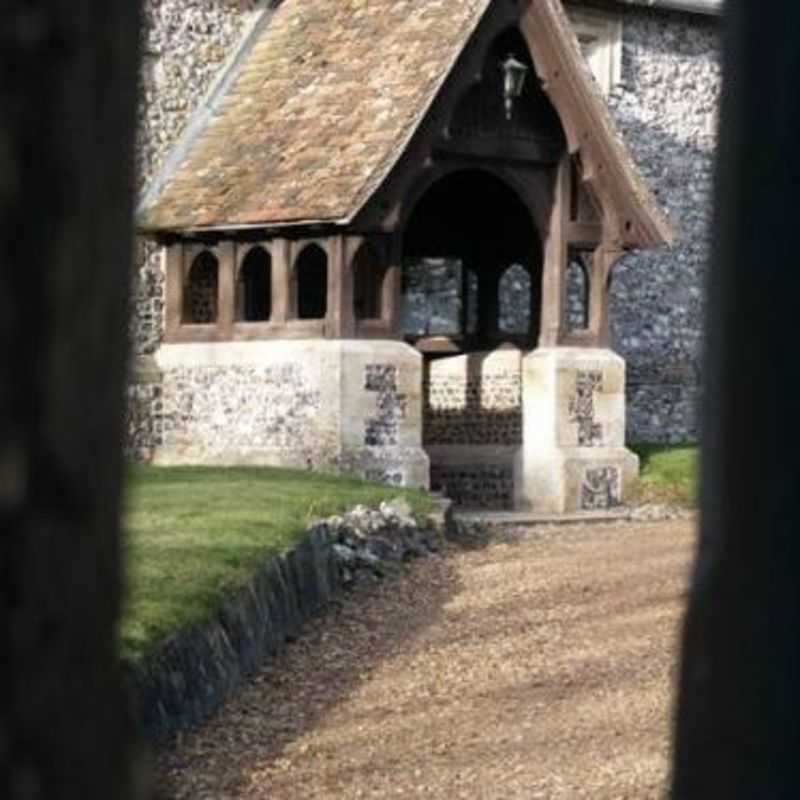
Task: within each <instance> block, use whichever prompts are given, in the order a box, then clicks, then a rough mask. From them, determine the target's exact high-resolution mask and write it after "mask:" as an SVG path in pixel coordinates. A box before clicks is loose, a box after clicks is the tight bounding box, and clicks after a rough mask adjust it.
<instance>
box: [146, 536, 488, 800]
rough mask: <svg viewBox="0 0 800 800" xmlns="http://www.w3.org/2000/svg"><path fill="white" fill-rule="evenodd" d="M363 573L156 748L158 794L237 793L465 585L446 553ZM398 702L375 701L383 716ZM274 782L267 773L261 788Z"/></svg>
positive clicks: (408, 643)
mask: <svg viewBox="0 0 800 800" xmlns="http://www.w3.org/2000/svg"><path fill="white" fill-rule="evenodd" d="M486 543H488V539H487V540H485V541H483V540H482V541H481V542H477V541H469V542H464V543H463V544H462V543H459V544H453V543H449V544H448V545H447V546H446V547H445V549H444V551H443V552H442V553H441V554H437V555H433V556H431V557H430V558H426V559H423V560H420V561H416V562H414V563H413V564H412V565H409V566H405V567H403V568H402V574H401V575H399V576H390V577H387V578H384V579H383V580H382V581H381V582H374V581H373V580H372V579H370V580H369V581H366V580H365V581H363V582H362V583H360V584H359V585H358V586H356V587H355V588H354V589H352V590H350V591H349V592H347V593H346V594H344V595H343V596H341V597H340V598H339V599H338V600H336V601H334V602H333V603H332V604H330V605H329V606H328V607H327V608H326V609H325V610H324V611H323V612H322V613H321V615H320V616H318V617H317V618H315V619H313V620H311V621H310V622H308V623H307V624H306V626H305V627H304V629H303V634H302V636H301V637H300V638H299V639H298V640H297V641H295V642H292V643H290V644H289V645H288V646H287V648H286V649H285V650H284V652H282V653H281V654H279V655H278V656H277V657H275V658H273V659H271V660H270V661H269V662H268V663H267V664H265V665H264V666H263V667H262V668H261V669H260V670H259V671H258V672H257V673H256V674H255V675H253V676H251V677H250V678H249V679H248V680H247V682H246V683H245V684H244V685H243V686H242V687H241V689H239V690H238V691H237V693H236V694H235V695H234V696H233V697H232V698H231V699H230V700H229V701H228V702H227V703H226V705H225V706H224V707H223V709H222V710H221V711H220V712H219V713H218V714H217V715H216V716H215V717H213V718H212V719H211V720H209V721H208V722H206V723H205V725H203V726H202V727H201V728H199V729H198V730H196V731H193V732H190V733H188V734H183V735H182V736H180V737H178V738H177V739H176V740H173V741H171V742H169V743H166V744H162V745H161V746H160V749H159V751H158V752H157V754H156V756H155V761H156V784H157V786H156V798H157V800H184V798H197V797H214V798H223V797H236V796H239V795H238V793H239V792H240V791H243V790H244V789H245V787H246V786H248V785H250V784H251V783H252V781H253V780H254V779H255V775H256V774H257V773H267V774H268V775H272V773H273V771H274V770H276V769H278V770H279V769H280V764H281V763H282V762H283V761H284V760H286V759H291V758H292V757H294V756H296V755H297V754H296V752H294V750H293V743H295V742H296V741H297V740H299V739H300V738H302V737H303V736H304V735H305V734H307V733H309V732H311V731H313V730H318V729H320V728H322V727H324V725H325V720H326V719H327V718H328V717H329V716H330V715H331V714H332V713H333V712H334V711H335V710H336V709H337V707H339V706H340V705H341V704H342V703H343V702H344V701H346V699H347V698H348V697H350V696H351V695H353V694H354V693H357V692H358V691H359V689H360V688H361V687H362V686H363V685H364V684H366V683H367V682H368V681H370V679H371V678H372V677H373V676H374V674H375V673H376V671H378V670H379V669H380V668H381V667H382V666H384V665H386V664H387V663H390V662H391V661H393V660H394V659H396V658H398V657H401V656H402V655H403V654H405V653H408V652H409V651H411V650H412V649H413V643H414V642H415V641H416V640H418V639H419V638H420V637H423V636H424V635H425V632H426V631H427V630H428V629H429V628H430V627H431V626H434V625H436V623H437V622H438V621H439V620H440V619H441V617H442V614H443V609H444V607H445V606H446V604H447V603H448V602H449V601H450V600H452V599H453V598H454V597H455V596H456V595H458V594H459V592H460V591H461V590H462V583H461V580H460V578H459V576H458V574H457V572H456V569H455V565H454V564H453V562H452V559H451V558H449V557H448V556H449V555H450V554H452V553H453V552H455V550H456V549H457V548H458V547H462V546H466V547H469V548H473V547H476V546H478V547H480V546H485V544H486ZM392 712H393V709H392V707H390V706H387V707H385V708H383V707H376V708H375V709H373V711H372V712H371V713H372V714H374V715H376V716H379V715H382V714H390V713H392ZM269 785H270V779H269V778H266V783H265V786H264V789H267V788H268V787H269Z"/></svg>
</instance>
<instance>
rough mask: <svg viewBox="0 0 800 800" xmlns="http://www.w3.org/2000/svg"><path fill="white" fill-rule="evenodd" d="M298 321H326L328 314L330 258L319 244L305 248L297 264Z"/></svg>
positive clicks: (296, 295)
mask: <svg viewBox="0 0 800 800" xmlns="http://www.w3.org/2000/svg"><path fill="white" fill-rule="evenodd" d="M294 269H295V292H296V294H295V297H296V298H297V317H298V319H324V318H325V315H326V314H327V313H328V256H327V255H326V254H325V251H324V250H323V249H322V248H321V247H320V246H319V245H317V244H310V245H308V246H307V247H305V248H303V251H302V252H301V253H300V255H299V257H298V259H297V262H296V264H295V268H294Z"/></svg>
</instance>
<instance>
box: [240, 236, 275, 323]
mask: <svg viewBox="0 0 800 800" xmlns="http://www.w3.org/2000/svg"><path fill="white" fill-rule="evenodd" d="M271 314H272V256H271V255H270V253H269V251H268V250H266V249H265V248H263V247H259V246H256V247H253V248H252V249H251V250H250V251H249V252H248V253H247V255H246V256H245V257H244V261H243V262H242V267H241V270H240V272H239V282H238V285H237V287H236V319H237V320H238V321H241V322H266V321H268V320H269V318H270V316H271Z"/></svg>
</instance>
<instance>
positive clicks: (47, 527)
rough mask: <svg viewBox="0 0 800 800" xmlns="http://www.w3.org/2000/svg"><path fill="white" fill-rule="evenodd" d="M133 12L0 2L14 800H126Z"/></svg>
mask: <svg viewBox="0 0 800 800" xmlns="http://www.w3.org/2000/svg"><path fill="white" fill-rule="evenodd" d="M138 5H139V4H138V2H137V1H136V0H51V1H50V2H41V0H3V2H2V3H0V520H2V535H1V536H0V597H1V598H2V599H1V600H0V636H2V642H0V659H1V660H2V665H3V668H4V676H3V680H2V682H1V683H0V693H2V703H1V704H0V797H2V798H6V799H8V800H23V799H24V800H62V799H63V800H67V798H69V799H70V800H71V799H72V798H75V799H76V800H77V799H78V798H80V800H94V798H98V799H100V798H102V800H112V798H113V800H126V798H130V797H133V796H134V793H133V789H132V788H131V769H130V760H129V755H128V751H129V743H128V732H127V726H126V723H125V714H124V703H123V702H122V699H121V693H120V680H119V674H118V669H117V666H116V641H115V626H116V623H117V616H118V612H119V604H120V536H119V532H120V523H119V510H120V478H121V454H120V443H121V436H122V416H123V382H124V379H125V372H126V350H127V341H126V340H127V336H126V317H127V295H128V283H129V274H130V266H129V264H130V254H131V248H132V245H131V213H132V211H131V208H132V186H133V183H132V162H133V138H134V125H135V92H136V79H137V68H136V62H137V39H138V22H139V19H138Z"/></svg>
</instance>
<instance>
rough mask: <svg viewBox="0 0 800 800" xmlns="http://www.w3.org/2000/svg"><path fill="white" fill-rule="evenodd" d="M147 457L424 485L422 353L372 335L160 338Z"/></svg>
mask: <svg viewBox="0 0 800 800" xmlns="http://www.w3.org/2000/svg"><path fill="white" fill-rule="evenodd" d="M156 362H157V364H158V367H159V369H160V370H161V371H162V372H163V382H162V385H161V391H162V417H161V430H160V432H159V436H158V441H157V443H156V446H155V448H154V455H153V461H154V463H156V464H209V465H269V466H282V467H295V468H308V469H323V470H326V469H327V470H332V471H343V472H352V473H354V474H358V475H361V476H363V477H366V478H369V479H372V480H381V481H385V482H391V483H394V484H397V485H402V486H423V487H427V485H428V457H427V456H426V455H425V453H424V451H423V449H422V399H421V386H422V358H421V356H420V354H419V353H418V352H417V351H415V350H414V349H413V348H411V347H409V346H408V345H406V344H404V343H402V342H394V341H383V340H375V341H368V340H357V341H356V340H343V341H338V340H324V339H306V340H298V341H270V342H265V341H254V342H225V343H208V344H168V345H163V346H162V347H161V348H160V349H159V350H158V352H157V353H156Z"/></svg>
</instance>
